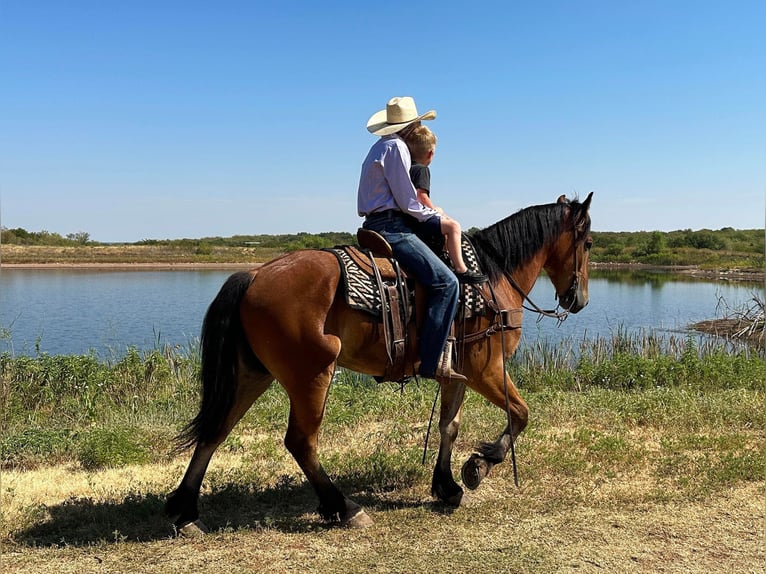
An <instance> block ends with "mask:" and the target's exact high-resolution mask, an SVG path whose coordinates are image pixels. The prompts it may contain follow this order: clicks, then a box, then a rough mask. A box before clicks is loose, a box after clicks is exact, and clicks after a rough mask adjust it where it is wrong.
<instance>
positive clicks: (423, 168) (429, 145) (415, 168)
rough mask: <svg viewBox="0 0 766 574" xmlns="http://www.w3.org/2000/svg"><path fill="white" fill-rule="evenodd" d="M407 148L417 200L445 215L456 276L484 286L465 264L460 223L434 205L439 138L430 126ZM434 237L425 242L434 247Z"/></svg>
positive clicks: (409, 138)
mask: <svg viewBox="0 0 766 574" xmlns="http://www.w3.org/2000/svg"><path fill="white" fill-rule="evenodd" d="M404 141H405V143H406V144H407V147H408V148H409V150H410V155H411V156H412V166H411V167H410V178H411V179H412V184H413V185H414V186H415V189H416V190H417V198H418V201H419V202H420V203H422V204H423V205H425V206H426V207H430V208H431V209H435V210H436V211H437V212H439V215H441V221H440V224H441V225H440V227H441V233H442V234H443V236H446V248H447V253H448V254H449V258H450V261H452V266H453V267H454V268H455V274H456V275H457V277H458V280H459V281H460V282H461V283H483V282H485V281H486V280H487V277H486V276H485V275H481V274H480V273H476V272H475V271H469V270H468V267H467V266H466V264H465V262H464V261H463V249H462V246H461V241H462V230H461V228H460V223H458V222H457V221H456V220H454V219H452V218H451V217H448V216H447V215H446V214H445V213H444V210H442V209H440V208H438V207H436V206H435V205H434V204H433V203H432V202H431V169H430V168H429V167H428V166H429V165H431V162H432V161H433V159H434V153H435V152H436V135H434V133H433V132H432V131H431V130H430V129H428V127H427V126H423V125H420V126H417V127H415V128H414V129H413V130H412V131H410V132H409V133H408V134H406V136H405V138H404ZM443 236H442V237H439V238H438V241H439V242H440V243H445V242H444V237H443ZM431 239H432V238H431V237H425V238H424V241H426V243H428V244H429V245H430V244H431V242H430V240H431Z"/></svg>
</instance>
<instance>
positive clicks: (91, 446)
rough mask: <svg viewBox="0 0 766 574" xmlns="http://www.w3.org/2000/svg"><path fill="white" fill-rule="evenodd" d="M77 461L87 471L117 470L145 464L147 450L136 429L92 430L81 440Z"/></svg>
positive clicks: (144, 441) (145, 442)
mask: <svg viewBox="0 0 766 574" xmlns="http://www.w3.org/2000/svg"><path fill="white" fill-rule="evenodd" d="M77 459H78V460H79V462H80V464H81V465H82V466H83V468H85V469H88V470H96V469H101V468H117V467H122V466H127V465H129V464H143V463H145V462H147V461H148V460H149V450H148V445H147V441H146V439H145V438H144V437H143V436H141V434H140V433H139V432H138V431H137V430H136V429H131V428H116V429H94V430H92V431H90V433H88V435H86V437H85V438H84V439H83V441H82V444H81V446H80V452H79V453H78V455H77Z"/></svg>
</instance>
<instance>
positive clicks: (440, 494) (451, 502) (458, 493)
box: [431, 484, 464, 508]
mask: <svg viewBox="0 0 766 574" xmlns="http://www.w3.org/2000/svg"><path fill="white" fill-rule="evenodd" d="M463 494H464V493H463V489H462V488H460V487H459V486H458V485H457V484H456V485H455V488H454V489H452V493H450V494H448V493H447V492H446V491H445V489H444V488H443V487H437V486H434V487H433V488H432V489H431V496H433V497H434V498H435V499H436V500H438V501H439V502H441V503H442V504H446V505H447V506H452V507H453V508H458V507H459V506H460V503H461V502H463Z"/></svg>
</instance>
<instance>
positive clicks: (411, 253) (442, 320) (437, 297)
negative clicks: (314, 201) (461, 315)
mask: <svg viewBox="0 0 766 574" xmlns="http://www.w3.org/2000/svg"><path fill="white" fill-rule="evenodd" d="M362 227H364V228H365V229H370V230H372V231H377V232H378V233H380V234H381V235H382V236H383V237H384V238H385V239H386V241H388V242H389V243H390V244H391V249H392V250H393V252H394V258H395V259H396V260H397V261H398V262H399V263H400V264H401V266H402V267H403V268H404V269H405V270H406V271H407V273H408V274H409V275H412V276H414V277H415V279H417V281H418V282H419V283H420V284H421V285H423V286H424V287H425V289H426V306H427V309H426V321H425V323H424V324H423V326H422V328H421V329H420V370H419V371H420V374H421V375H423V376H424V377H433V375H434V373H435V371H436V366H437V365H438V363H439V358H440V357H441V354H442V351H443V350H444V344H445V343H446V341H447V337H448V336H449V330H450V326H451V324H452V321H453V319H454V318H455V311H456V310H457V301H458V287H459V285H458V280H457V277H455V274H454V273H453V272H452V271H451V270H450V269H449V267H447V265H446V264H445V263H444V262H443V261H442V260H441V259H439V257H437V255H436V254H435V253H434V252H433V251H431V249H430V248H429V247H428V246H427V245H426V244H425V243H423V241H421V240H420V239H419V238H418V236H417V235H415V234H414V233H413V231H412V229H411V228H410V226H409V225H408V223H407V220H406V219H405V217H404V216H403V214H401V213H399V212H395V211H385V212H383V213H381V214H377V213H376V214H372V215H371V216H368V217H367V219H366V220H365V222H364V224H363V225H362Z"/></svg>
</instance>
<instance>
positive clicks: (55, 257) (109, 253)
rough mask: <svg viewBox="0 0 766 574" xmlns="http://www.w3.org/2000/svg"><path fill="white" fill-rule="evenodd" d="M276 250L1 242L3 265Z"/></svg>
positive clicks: (193, 259) (258, 258) (173, 261)
mask: <svg viewBox="0 0 766 574" xmlns="http://www.w3.org/2000/svg"><path fill="white" fill-rule="evenodd" d="M278 254H279V252H278V251H276V250H270V249H264V248H253V247H226V246H211V247H206V248H205V249H200V248H199V247H198V246H194V245H188V246H186V245H177V244H169V245H161V244H160V245H80V246H72V247H61V246H51V245H3V246H2V251H1V252H0V256H2V259H1V261H2V264H3V265H27V266H34V265H83V266H90V265H110V266H113V265H137V264H138V265H140V264H144V265H218V266H226V265H231V264H235V263H236V264H240V265H239V266H240V267H242V266H244V267H245V268H247V265H248V264H251V263H256V262H261V263H262V262H264V261H267V260H269V259H271V258H272V257H274V256H276V255H278Z"/></svg>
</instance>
